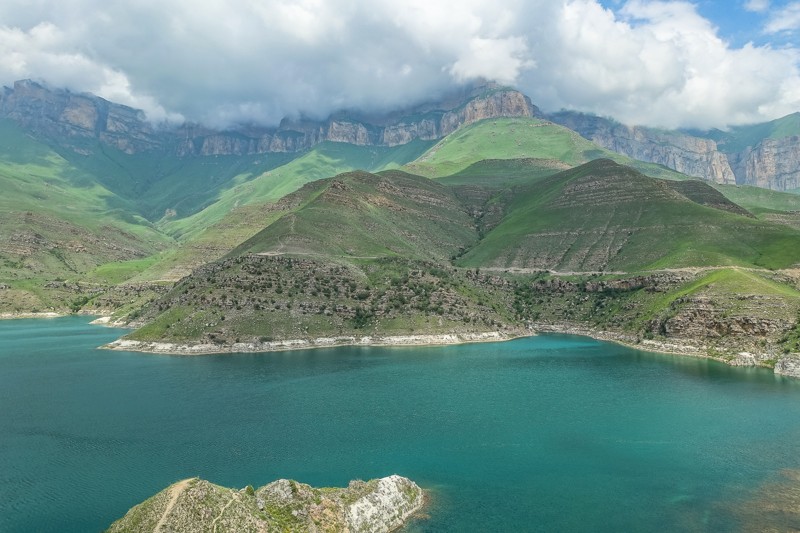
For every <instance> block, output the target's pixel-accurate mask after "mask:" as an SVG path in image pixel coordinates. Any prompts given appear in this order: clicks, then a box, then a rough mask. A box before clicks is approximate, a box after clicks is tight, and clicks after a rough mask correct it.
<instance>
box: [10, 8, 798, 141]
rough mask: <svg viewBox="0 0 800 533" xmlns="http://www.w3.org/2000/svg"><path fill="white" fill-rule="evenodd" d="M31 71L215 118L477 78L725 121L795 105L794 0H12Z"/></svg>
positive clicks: (426, 95)
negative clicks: (200, 0) (119, 0)
mask: <svg viewBox="0 0 800 533" xmlns="http://www.w3.org/2000/svg"><path fill="white" fill-rule="evenodd" d="M24 78H33V79H36V80H41V81H44V82H47V83H49V84H51V85H54V86H58V87H66V88H68V89H71V90H74V91H87V92H92V93H94V94H98V95H100V96H103V97H105V98H107V99H109V100H112V101H115V102H119V103H124V104H127V105H130V106H133V107H137V108H141V109H144V110H145V112H146V113H147V115H148V117H150V118H151V119H152V120H153V121H156V122H158V121H162V120H169V121H177V122H179V121H182V120H192V121H200V122H203V123H206V124H209V125H212V126H217V127H225V126H228V125H232V124H236V123H258V124H263V125H274V124H277V123H278V122H279V121H280V120H281V119H282V118H283V117H285V116H298V115H300V114H302V115H305V116H309V117H313V118H324V117H326V116H327V115H328V114H330V113H332V112H334V111H337V110H340V109H348V108H349V109H360V110H363V111H367V112H370V111H372V112H378V111H384V110H396V109H398V108H403V107H409V106H413V105H415V104H418V103H421V102H424V101H431V100H433V99H436V98H437V97H439V96H441V95H443V94H444V93H447V92H448V91H452V90H453V89H455V88H458V87H460V86H462V85H463V84H465V83H469V82H472V81H475V80H477V79H481V78H483V79H491V80H496V81H498V82H500V83H503V84H507V85H512V86H515V87H517V88H519V89H521V90H522V91H523V92H525V93H526V94H527V95H528V96H530V97H531V99H532V100H533V102H534V103H535V104H536V105H538V106H539V107H540V108H542V109H544V110H548V111H550V110H552V111H555V110H559V109H562V108H564V109H574V110H579V111H584V112H591V113H596V114H599V115H604V116H611V117H614V118H616V119H617V120H620V121H622V122H624V123H627V124H644V125H651V126H659V127H667V128H674V127H691V128H712V127H715V128H726V127H729V126H733V125H739V124H750V123H756V122H763V121H766V120H771V119H775V118H779V117H781V116H784V115H787V114H789V113H794V112H798V111H800V0H771V1H770V0H728V1H723V0H692V1H687V0H459V1H457V2H454V1H453V0H402V1H400V0H204V1H202V2H198V1H197V0H137V1H136V2H108V1H107V0H3V1H2V2H0V84H5V85H10V84H12V83H13V82H14V81H15V80H19V79H24Z"/></svg>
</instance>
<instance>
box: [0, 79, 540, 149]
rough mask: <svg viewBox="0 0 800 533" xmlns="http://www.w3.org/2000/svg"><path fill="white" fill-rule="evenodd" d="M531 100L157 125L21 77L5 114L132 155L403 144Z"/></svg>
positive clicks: (476, 93) (472, 99) (495, 92)
mask: <svg viewBox="0 0 800 533" xmlns="http://www.w3.org/2000/svg"><path fill="white" fill-rule="evenodd" d="M539 114H540V112H539V110H538V109H537V108H536V107H535V106H534V105H533V104H532V103H531V101H530V99H529V98H528V97H527V96H525V95H523V94H522V93H520V92H519V91H516V90H514V89H511V88H508V87H502V86H500V85H497V84H494V83H490V82H487V83H484V84H481V85H476V86H473V87H472V88H471V89H469V90H467V91H465V92H464V93H463V94H462V95H461V98H458V97H450V98H444V99H443V100H442V101H441V103H432V104H431V103H429V104H421V105H420V106H417V107H416V108H411V109H409V110H408V111H407V112H395V113H387V114H385V115H383V116H380V115H372V116H370V115H364V114H359V113H355V112H339V113H335V114H333V115H331V116H330V117H329V118H328V119H325V120H322V121H313V120H290V119H284V120H283V121H282V122H281V124H280V125H279V126H278V127H276V128H267V127H258V126H240V127H237V128H231V129H228V130H216V129H213V128H209V127H206V126H203V125H201V124H195V123H189V122H187V123H184V124H181V125H178V126H172V125H169V124H166V123H164V124H159V125H154V124H151V123H150V122H148V121H147V120H146V117H145V114H144V112H142V111H141V110H137V109H134V108H131V107H128V106H124V105H121V104H116V103H113V102H109V101H108V100H105V99H103V98H100V97H98V96H95V95H92V94H89V93H73V92H70V91H68V90H64V89H53V88H50V87H48V86H46V85H44V84H41V83H37V82H35V81H32V80H20V81H17V82H15V83H14V86H13V87H4V88H3V89H2V91H0V118H10V119H11V120H13V121H14V122H16V123H17V124H19V125H20V126H22V127H23V128H26V129H28V130H30V131H32V132H33V133H35V134H37V135H41V136H44V137H46V138H48V139H49V140H50V141H55V142H58V143H62V144H63V145H64V146H66V147H68V148H70V149H72V150H75V151H76V152H78V153H84V154H85V153H87V151H88V150H90V149H91V148H90V147H88V146H87V143H86V141H88V140H97V141H99V142H100V143H101V144H104V145H108V146H112V147H114V148H116V149H118V150H120V151H122V152H124V153H126V154H129V155H133V154H138V153H142V152H156V151H161V152H168V153H172V154H175V155H177V156H179V157H188V156H219V155H239V156H241V155H256V154H268V153H283V152H301V151H304V150H308V149H310V148H312V147H314V146H316V145H317V144H320V143H322V142H325V141H332V142H344V143H348V144H354V145H357V146H388V147H393V146H398V145H402V144H406V143H409V142H411V141H413V140H415V139H421V140H436V139H440V138H442V137H444V136H446V135H448V134H449V133H452V132H453V131H455V130H456V129H458V128H459V127H461V126H464V125H467V124H471V123H473V122H475V121H477V120H481V119H485V118H494V117H515V116H527V117H533V116H537V115H539Z"/></svg>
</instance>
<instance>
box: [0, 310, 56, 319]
mask: <svg viewBox="0 0 800 533" xmlns="http://www.w3.org/2000/svg"><path fill="white" fill-rule="evenodd" d="M65 316H69V313H56V312H54V311H48V312H43V313H32V312H31V313H0V320H19V319H23V318H61V317H65Z"/></svg>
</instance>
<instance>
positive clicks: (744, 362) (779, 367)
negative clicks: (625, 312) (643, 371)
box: [533, 324, 800, 379]
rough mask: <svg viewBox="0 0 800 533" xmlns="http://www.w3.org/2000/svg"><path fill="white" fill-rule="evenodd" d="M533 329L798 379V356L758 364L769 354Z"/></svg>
mask: <svg viewBox="0 0 800 533" xmlns="http://www.w3.org/2000/svg"><path fill="white" fill-rule="evenodd" d="M533 329H534V330H535V331H536V332H537V333H559V334H563V335H580V336H583V337H590V338H592V339H595V340H600V341H605V342H613V343H616V344H620V345H622V346H625V347H627V348H631V349H633V350H639V351H642V352H649V353H657V354H663V355H678V356H682V357H695V358H698V359H710V360H712V361H718V362H720V363H723V364H726V365H728V366H733V367H742V368H746V367H750V368H766V369H770V370H772V372H773V373H774V374H775V375H776V376H786V377H792V378H798V379H800V354H782V355H780V356H778V357H777V359H776V360H775V365H774V366H769V365H766V364H763V363H761V361H766V360H770V358H771V356H772V354H768V353H762V354H757V353H752V352H739V353H732V352H729V353H728V354H727V356H728V357H724V356H714V355H711V354H709V353H708V348H707V347H706V346H705V345H702V344H701V345H693V344H683V343H679V342H665V341H657V340H653V339H639V338H638V337H636V336H635V335H630V334H625V333H619V332H613V331H605V330H596V329H592V328H586V327H582V326H576V325H559V324H535V325H534V326H533Z"/></svg>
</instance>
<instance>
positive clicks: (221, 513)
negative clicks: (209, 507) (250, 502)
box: [211, 495, 236, 531]
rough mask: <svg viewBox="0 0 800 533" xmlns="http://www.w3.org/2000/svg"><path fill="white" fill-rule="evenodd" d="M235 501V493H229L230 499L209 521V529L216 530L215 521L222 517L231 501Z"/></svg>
mask: <svg viewBox="0 0 800 533" xmlns="http://www.w3.org/2000/svg"><path fill="white" fill-rule="evenodd" d="M235 501H236V496H235V495H231V500H230V501H229V502H228V503H226V504H225V507H223V508H222V510H221V511H220V512H219V514H218V515H217V516H216V517H215V518H214V520H213V521H212V522H211V531H216V530H217V522H219V519H220V518H222V515H223V514H225V511H227V510H228V507H230V506H231V504H232V503H233V502H235Z"/></svg>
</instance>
